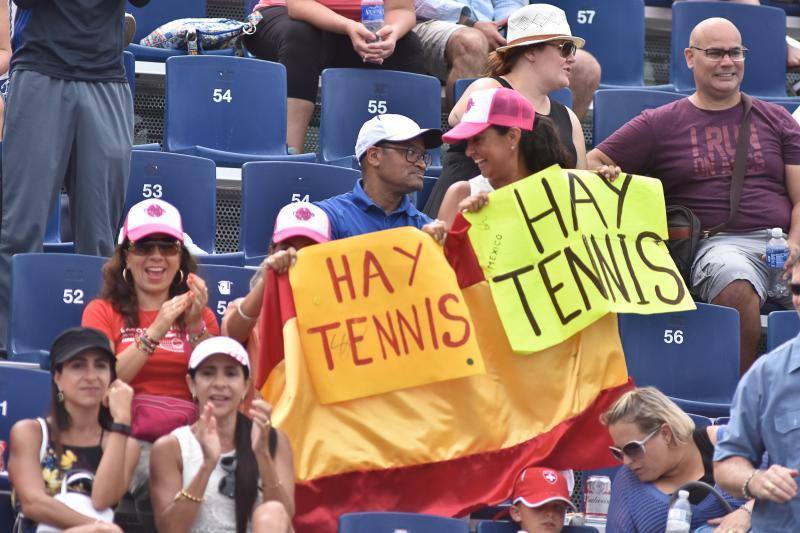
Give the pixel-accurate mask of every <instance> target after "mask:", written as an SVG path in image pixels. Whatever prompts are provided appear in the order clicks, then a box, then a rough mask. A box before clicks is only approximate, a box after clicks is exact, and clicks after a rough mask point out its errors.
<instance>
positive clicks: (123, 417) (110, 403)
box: [103, 379, 133, 426]
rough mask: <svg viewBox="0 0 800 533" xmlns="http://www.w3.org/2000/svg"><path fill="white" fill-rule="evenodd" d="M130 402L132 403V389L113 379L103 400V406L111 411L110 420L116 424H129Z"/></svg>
mask: <svg viewBox="0 0 800 533" xmlns="http://www.w3.org/2000/svg"><path fill="white" fill-rule="evenodd" d="M131 402H133V389H132V388H131V386H130V385H128V384H127V383H125V382H124V381H121V380H119V379H115V380H114V381H113V383H111V385H109V386H108V390H107V391H106V395H105V397H104V398H103V405H105V406H106V407H108V410H109V411H111V418H112V419H113V420H114V422H115V423H117V424H125V425H126V426H129V425H130V424H131Z"/></svg>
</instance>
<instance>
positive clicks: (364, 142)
mask: <svg viewBox="0 0 800 533" xmlns="http://www.w3.org/2000/svg"><path fill="white" fill-rule="evenodd" d="M417 137H422V142H423V143H425V148H427V149H430V148H438V147H439V146H441V145H442V130H439V129H436V128H428V129H423V128H420V127H419V124H417V123H416V122H414V121H413V120H411V119H410V118H408V117H406V116H403V115H393V114H391V113H390V114H386V115H378V116H375V117H372V118H371V119H369V120H368V121H366V122H365V123H364V125H363V126H361V131H359V132H358V139H357V140H356V159H358V160H359V161H360V160H361V156H363V155H364V154H365V153H366V151H367V150H368V149H369V148H370V147H372V146H375V145H376V144H378V143H379V142H382V141H400V142H402V141H408V140H411V139H416V138H417Z"/></svg>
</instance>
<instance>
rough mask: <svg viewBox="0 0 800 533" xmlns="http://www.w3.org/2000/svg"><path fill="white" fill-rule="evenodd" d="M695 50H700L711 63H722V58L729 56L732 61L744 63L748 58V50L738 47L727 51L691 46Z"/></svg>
mask: <svg viewBox="0 0 800 533" xmlns="http://www.w3.org/2000/svg"><path fill="white" fill-rule="evenodd" d="M689 48H692V49H693V50H700V51H701V52H703V53H704V54H705V55H706V57H707V58H708V59H710V60H711V61H722V58H723V57H725V56H728V57H730V58H731V61H736V62H739V61H744V58H745V57H746V56H747V48H745V47H744V46H737V47H734V48H729V49H728V50H725V49H724V48H698V47H697V46H690V47H689Z"/></svg>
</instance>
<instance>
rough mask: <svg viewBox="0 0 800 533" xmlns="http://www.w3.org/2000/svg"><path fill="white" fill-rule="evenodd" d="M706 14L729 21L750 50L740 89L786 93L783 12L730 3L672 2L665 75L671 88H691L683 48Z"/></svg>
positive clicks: (678, 89)
mask: <svg viewBox="0 0 800 533" xmlns="http://www.w3.org/2000/svg"><path fill="white" fill-rule="evenodd" d="M710 17H723V18H726V19H728V20H730V21H731V22H733V24H735V25H736V27H737V28H738V29H739V32H740V33H741V34H742V44H743V45H744V46H745V47H747V48H748V49H749V50H750V51H749V52H748V53H747V60H746V61H745V74H744V79H743V81H742V90H743V91H744V92H746V93H749V94H751V95H753V96H786V42H785V40H784V37H785V35H786V13H785V12H784V11H783V10H782V9H778V8H776V7H769V6H753V5H745V4H738V3H733V2H675V4H674V5H673V6H672V47H671V54H670V55H671V62H670V69H669V74H670V80H671V81H672V83H673V84H674V86H675V90H676V91H680V92H688V91H693V90H694V78H693V76H692V72H691V71H690V70H689V68H688V67H687V66H686V60H685V58H684V54H683V51H684V49H685V48H686V47H687V46H689V34H690V33H691V31H692V29H693V28H694V27H695V26H696V25H697V23H699V22H700V21H702V20H705V19H707V18H710ZM695 52H697V53H700V54H702V53H703V52H699V51H698V50H695Z"/></svg>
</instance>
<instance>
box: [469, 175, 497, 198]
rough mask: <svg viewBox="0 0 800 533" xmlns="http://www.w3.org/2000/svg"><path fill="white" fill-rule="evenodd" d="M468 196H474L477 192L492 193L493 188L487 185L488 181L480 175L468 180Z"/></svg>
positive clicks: (489, 184)
mask: <svg viewBox="0 0 800 533" xmlns="http://www.w3.org/2000/svg"><path fill="white" fill-rule="evenodd" d="M468 183H469V195H470V196H475V195H476V194H478V193H479V192H494V187H492V184H491V183H489V179H488V178H485V177H483V175H482V174H480V175H478V176H475V177H474V178H472V179H470V180H469V182H468Z"/></svg>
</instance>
